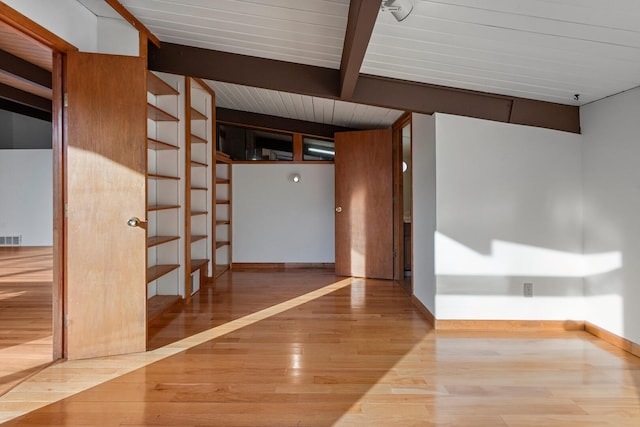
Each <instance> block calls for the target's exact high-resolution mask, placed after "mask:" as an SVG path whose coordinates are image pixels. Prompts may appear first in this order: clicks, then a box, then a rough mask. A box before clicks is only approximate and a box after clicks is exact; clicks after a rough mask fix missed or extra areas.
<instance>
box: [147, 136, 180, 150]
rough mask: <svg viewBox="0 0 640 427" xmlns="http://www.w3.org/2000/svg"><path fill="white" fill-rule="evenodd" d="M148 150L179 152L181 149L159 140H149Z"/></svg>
mask: <svg viewBox="0 0 640 427" xmlns="http://www.w3.org/2000/svg"><path fill="white" fill-rule="evenodd" d="M147 148H148V149H149V150H156V151H162V150H179V149H180V147H178V146H177V145H173V144H169V143H167V142H162V141H158V140H157V139H153V138H147Z"/></svg>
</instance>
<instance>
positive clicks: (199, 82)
mask: <svg viewBox="0 0 640 427" xmlns="http://www.w3.org/2000/svg"><path fill="white" fill-rule="evenodd" d="M192 79H193V81H194V82H196V83H198V84H199V85H200V86H202V89H204V90H206V91H207V92H209V95H211V96H213V97H214V99H215V96H216V93H215V92H214V90H213V89H211V87H209V85H208V84H207V83H206V82H205V81H204V80H202V79H201V78H199V77H192ZM213 106H214V108H212V109H211V111H215V102H214V103H213Z"/></svg>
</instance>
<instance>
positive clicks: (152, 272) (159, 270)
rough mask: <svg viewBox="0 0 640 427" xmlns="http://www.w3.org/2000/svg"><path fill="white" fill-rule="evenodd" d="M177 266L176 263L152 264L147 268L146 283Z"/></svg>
mask: <svg viewBox="0 0 640 427" xmlns="http://www.w3.org/2000/svg"><path fill="white" fill-rule="evenodd" d="M178 267H180V266H179V265H178V264H162V265H154V266H153V267H149V268H147V283H151V282H153V281H154V280H158V279H159V278H161V277H162V276H164V275H165V274H167V273H171V272H172V271H173V270H176V269H178Z"/></svg>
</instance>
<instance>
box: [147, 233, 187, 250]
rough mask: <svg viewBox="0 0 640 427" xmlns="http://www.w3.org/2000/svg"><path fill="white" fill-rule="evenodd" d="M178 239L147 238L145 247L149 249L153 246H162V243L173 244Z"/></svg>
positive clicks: (173, 237)
mask: <svg viewBox="0 0 640 427" xmlns="http://www.w3.org/2000/svg"><path fill="white" fill-rule="evenodd" d="M179 238H180V237H179V236H152V237H149V238H147V247H149V248H151V247H153V246H158V245H162V244H163V243H169V242H173V241H174V240H178V239H179Z"/></svg>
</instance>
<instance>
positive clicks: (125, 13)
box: [105, 0, 160, 56]
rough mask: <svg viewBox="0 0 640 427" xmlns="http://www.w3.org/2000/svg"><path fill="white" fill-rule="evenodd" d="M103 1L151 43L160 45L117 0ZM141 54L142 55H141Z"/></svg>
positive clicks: (153, 35) (149, 31)
mask: <svg viewBox="0 0 640 427" xmlns="http://www.w3.org/2000/svg"><path fill="white" fill-rule="evenodd" d="M105 2H106V3H107V4H108V5H109V6H111V8H112V9H113V10H115V11H116V12H118V14H119V15H120V16H122V17H123V18H124V19H125V21H127V22H128V23H129V24H131V25H132V26H133V28H135V29H136V30H138V31H140V32H141V33H144V34H145V35H146V36H147V37H148V38H149V40H151V43H153V44H154V45H155V46H156V47H160V40H159V39H158V38H157V37H156V36H155V34H153V33H152V32H151V30H149V29H148V28H147V27H145V25H144V24H143V23H142V22H140V21H139V20H138V18H136V17H135V16H134V15H133V14H132V13H131V12H129V11H128V10H127V8H126V7H124V6H123V5H122V4H121V3H120V2H119V1H118V0H105ZM141 56H142V55H141Z"/></svg>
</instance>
